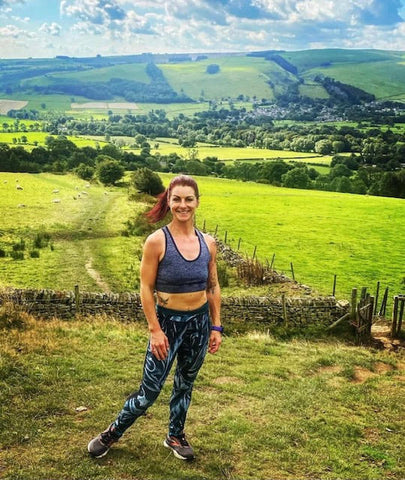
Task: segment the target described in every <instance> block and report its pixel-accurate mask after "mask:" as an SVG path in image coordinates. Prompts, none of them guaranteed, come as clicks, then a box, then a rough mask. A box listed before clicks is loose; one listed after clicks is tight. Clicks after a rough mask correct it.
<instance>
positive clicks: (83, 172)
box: [75, 163, 95, 180]
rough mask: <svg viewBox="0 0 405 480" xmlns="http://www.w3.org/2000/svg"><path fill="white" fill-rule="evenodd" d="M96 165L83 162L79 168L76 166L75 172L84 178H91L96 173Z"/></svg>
mask: <svg viewBox="0 0 405 480" xmlns="http://www.w3.org/2000/svg"><path fill="white" fill-rule="evenodd" d="M94 170H95V169H94V167H91V166H90V165H86V164H85V163H81V164H80V165H79V166H78V167H77V168H75V173H76V175H77V176H78V177H79V178H82V179H83V180H91V179H92V178H93V175H94Z"/></svg>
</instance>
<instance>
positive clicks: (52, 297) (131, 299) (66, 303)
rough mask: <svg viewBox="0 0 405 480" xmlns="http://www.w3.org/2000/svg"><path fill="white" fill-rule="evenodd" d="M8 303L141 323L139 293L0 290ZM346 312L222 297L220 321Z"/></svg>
mask: <svg viewBox="0 0 405 480" xmlns="http://www.w3.org/2000/svg"><path fill="white" fill-rule="evenodd" d="M5 302H11V303H14V304H15V305H18V306H19V307H20V308H22V309H23V310H24V311H26V312H28V313H30V314H32V315H34V316H37V317H41V318H53V317H57V318H60V319H68V318H72V317H74V316H75V315H76V314H81V315H97V314H104V315H110V316H114V317H115V318H118V319H121V320H124V321H138V320H142V321H144V315H143V311H142V307H141V301H140V295H139V294H138V293H121V294H113V293H89V292H80V293H79V294H78V292H76V294H75V292H67V291H53V290H34V289H11V288H10V289H3V290H0V304H1V303H5ZM348 309H349V304H348V302H338V301H336V299H335V298H334V297H319V298H313V297H305V298H287V299H285V300H283V299H279V298H269V297H241V298H236V297H224V298H223V299H222V321H223V323H224V324H225V325H229V326H232V327H233V329H235V328H236V330H238V331H240V330H246V329H247V328H260V327H264V328H268V327H270V326H271V325H280V324H283V323H285V324H287V325H289V326H302V327H304V326H306V325H314V324H324V325H329V324H332V323H333V322H334V321H335V320H337V319H338V318H340V317H341V316H342V315H344V314H345V313H346V312H347V311H348Z"/></svg>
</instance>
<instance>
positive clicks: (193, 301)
mask: <svg viewBox="0 0 405 480" xmlns="http://www.w3.org/2000/svg"><path fill="white" fill-rule="evenodd" d="M156 301H157V304H158V305H160V306H161V307H166V308H170V309H171V310H182V311H188V310H196V309H197V308H200V307H201V306H202V305H204V303H206V302H207V292H206V291H205V290H201V291H199V292H188V293H166V292H156Z"/></svg>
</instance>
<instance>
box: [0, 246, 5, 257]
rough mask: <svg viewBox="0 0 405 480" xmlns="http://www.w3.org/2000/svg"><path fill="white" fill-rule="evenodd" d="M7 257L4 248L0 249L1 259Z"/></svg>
mask: <svg viewBox="0 0 405 480" xmlns="http://www.w3.org/2000/svg"><path fill="white" fill-rule="evenodd" d="M5 256H6V251H5V250H4V249H3V248H0V258H4V257H5Z"/></svg>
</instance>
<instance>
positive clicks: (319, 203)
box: [0, 173, 405, 299]
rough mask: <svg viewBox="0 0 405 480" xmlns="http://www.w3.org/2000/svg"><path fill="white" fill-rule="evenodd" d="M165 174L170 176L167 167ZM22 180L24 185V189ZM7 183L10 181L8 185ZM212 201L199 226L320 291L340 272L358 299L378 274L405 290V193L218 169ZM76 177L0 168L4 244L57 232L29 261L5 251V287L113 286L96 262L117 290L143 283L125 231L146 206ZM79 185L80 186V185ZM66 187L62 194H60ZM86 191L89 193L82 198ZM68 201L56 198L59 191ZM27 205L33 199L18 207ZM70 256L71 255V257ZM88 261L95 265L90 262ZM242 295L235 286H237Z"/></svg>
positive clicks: (206, 201)
mask: <svg viewBox="0 0 405 480" xmlns="http://www.w3.org/2000/svg"><path fill="white" fill-rule="evenodd" d="M161 176H162V178H163V179H164V181H165V182H167V181H168V180H169V178H170V175H169V174H161ZM16 179H18V181H19V183H20V184H21V185H22V186H24V190H23V191H18V190H17V189H16V187H15V185H16ZM4 181H7V183H4ZM198 181H199V185H200V189H201V194H202V201H201V206H200V209H199V211H198V216H197V224H198V226H199V227H200V228H202V227H203V224H204V221H205V223H206V229H207V230H208V231H210V232H212V233H213V232H214V231H215V229H216V225H218V237H219V238H220V239H224V235H225V231H227V237H228V243H230V244H231V246H233V247H234V248H236V247H237V244H238V241H239V238H241V239H242V242H241V252H242V253H245V254H247V255H250V256H251V255H252V253H253V250H254V248H255V247H257V256H258V257H259V258H260V259H262V260H265V259H269V261H270V260H271V258H272V256H273V254H275V268H276V270H278V271H282V272H285V273H287V274H290V263H291V262H293V266H294V272H295V277H296V279H297V280H298V281H299V282H301V283H304V284H307V285H310V286H311V287H313V289H314V291H315V292H316V291H318V292H320V293H322V294H330V293H331V292H332V286H333V276H334V274H336V275H337V290H336V295H337V296H338V298H346V299H348V298H349V296H350V292H351V289H352V288H353V287H358V288H361V287H363V286H367V287H369V289H370V290H371V291H372V292H373V293H374V291H375V286H376V282H377V281H380V282H381V286H382V288H384V287H386V286H388V287H389V288H390V297H392V296H393V295H394V294H398V293H401V292H403V291H404V271H403V264H404V251H403V245H404V244H405V237H404V235H405V232H404V231H403V229H401V228H400V226H401V225H403V224H404V223H405V218H404V217H405V210H404V208H403V200H400V199H395V198H383V197H371V196H370V197H368V196H359V195H350V194H339V193H333V192H320V191H309V190H297V189H286V188H278V187H273V186H269V185H261V184H255V183H249V182H246V183H243V182H237V181H233V180H226V179H215V178H209V177H199V178H198ZM83 185H84V183H83V182H82V181H80V180H79V179H77V178H76V177H74V176H71V175H66V176H57V175H50V174H36V175H30V174H8V173H2V174H0V187H1V190H0V207H1V210H2V212H4V213H3V216H2V221H1V227H0V229H1V232H2V236H1V237H0V248H3V249H5V250H7V251H10V250H11V247H12V245H13V243H16V242H18V241H19V239H20V237H23V238H26V239H27V244H28V246H29V245H31V243H30V242H32V238H33V236H34V235H35V233H37V232H41V231H45V232H48V233H49V234H50V235H51V238H52V242H53V244H54V249H53V250H50V249H49V248H48V249H43V250H40V258H30V257H29V255H28V252H29V250H30V248H28V247H27V255H26V257H27V258H26V259H25V260H24V261H17V260H12V259H11V258H10V257H6V258H0V279H1V280H0V282H1V285H3V286H5V285H14V286H20V287H23V286H35V287H47V288H55V289H69V290H71V289H72V286H73V285H74V284H76V283H79V284H80V285H81V286H82V288H83V289H90V290H92V291H94V290H103V287H102V286H100V285H101V284H99V283H97V281H96V280H95V279H94V276H92V275H91V274H90V273H89V272H91V271H92V270H96V271H97V272H99V275H100V277H101V279H103V281H104V282H105V284H106V285H108V287H109V289H111V290H112V291H128V290H133V289H136V288H137V287H138V268H139V251H140V247H141V243H142V238H140V237H125V236H122V235H121V232H122V230H123V229H124V226H125V225H124V224H125V221H126V220H128V219H129V218H133V217H134V215H135V214H136V212H137V211H139V209H141V208H143V205H142V204H136V203H132V202H131V203H129V202H128V200H127V192H126V189H122V188H121V189H120V188H112V189H111V191H109V192H108V195H106V194H105V193H104V192H105V189H103V188H102V187H100V186H97V185H91V187H90V188H89V189H86V188H85V187H84V186H83ZM76 187H78V190H77V189H76ZM55 188H57V189H59V190H60V193H59V194H58V195H54V194H52V191H53V189H55ZM82 190H85V191H87V192H88V195H82V196H81V197H82V198H80V199H77V200H73V197H74V196H77V194H78V192H79V193H80V192H81V191H82ZM55 197H56V198H59V199H60V200H61V202H60V203H58V204H54V203H52V199H53V198H55ZM22 203H24V204H25V205H26V207H20V208H19V207H18V205H20V204H22ZM67 257H68V258H69V262H68V263H67V262H66V258H67ZM86 265H88V268H86ZM224 293H225V294H232V290H231V289H230V290H228V293H227V292H226V291H224Z"/></svg>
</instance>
